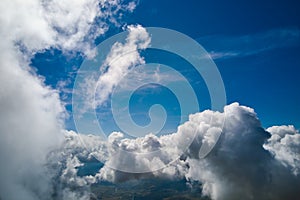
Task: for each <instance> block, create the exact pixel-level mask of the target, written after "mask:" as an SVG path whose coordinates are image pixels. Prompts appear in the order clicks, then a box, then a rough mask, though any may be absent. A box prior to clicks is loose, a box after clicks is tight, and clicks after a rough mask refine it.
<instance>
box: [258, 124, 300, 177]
mask: <svg viewBox="0 0 300 200" xmlns="http://www.w3.org/2000/svg"><path fill="white" fill-rule="evenodd" d="M267 131H268V132H270V133H271V135H272V136H271V137H270V138H269V139H268V141H267V143H266V144H265V145H264V148H265V149H267V150H268V151H270V152H271V153H272V154H273V155H274V156H275V158H276V159H277V160H279V161H280V162H281V163H282V164H283V165H284V166H286V167H289V168H291V170H292V172H293V173H294V174H295V175H299V174H300V134H299V132H298V131H297V130H296V129H295V127H294V126H292V125H290V126H272V127H270V128H268V129H267Z"/></svg>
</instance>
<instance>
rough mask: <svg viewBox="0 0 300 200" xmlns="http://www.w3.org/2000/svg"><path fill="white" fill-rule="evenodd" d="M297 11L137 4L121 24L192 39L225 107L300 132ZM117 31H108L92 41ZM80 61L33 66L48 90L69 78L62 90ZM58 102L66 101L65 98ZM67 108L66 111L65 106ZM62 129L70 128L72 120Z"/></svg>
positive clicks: (283, 6) (271, 6)
mask: <svg viewBox="0 0 300 200" xmlns="http://www.w3.org/2000/svg"><path fill="white" fill-rule="evenodd" d="M299 11H300V3H298V1H296V0H295V1H291V0H285V1H284V0H281V1H276V0H272V1H271V0H263V1H259V0H244V1H243V0H226V1H224V0H223V1H221V0H206V1H202V0H187V1H179V0H168V1H167V0H140V2H139V5H138V7H137V8H136V10H135V11H134V12H133V13H132V14H130V15H128V16H126V17H125V18H124V19H123V20H124V22H126V23H127V24H141V25H142V26H144V27H151V26H154V27H164V28H170V29H174V30H177V31H180V32H182V33H184V34H186V35H188V36H190V37H192V38H193V39H195V40H197V41H198V42H199V43H200V44H201V45H202V46H203V47H204V48H205V49H206V50H207V51H208V52H211V53H216V57H215V62H216V64H217V66H218V69H219V71H220V73H221V75H222V78H223V81H224V84H225V88H226V93H227V102H228V103H231V102H235V101H237V102H239V103H240V104H243V105H247V106H250V107H252V108H254V109H255V111H256V112H257V114H258V117H259V118H260V120H261V121H262V125H263V126H264V127H269V126H271V125H281V124H293V125H295V126H296V127H297V128H298V129H299V128H300V89H299V86H300V79H299V74H300V61H299V58H300V14H299ZM120 30H121V29H118V28H112V29H111V30H110V31H109V32H108V33H107V34H106V35H105V36H104V37H101V38H99V39H98V40H97V41H96V43H99V42H100V41H102V40H103V39H105V38H107V37H109V36H111V35H113V34H114V33H116V32H119V31H120ZM81 61H82V58H80V57H75V58H68V57H67V56H64V55H62V54H61V53H60V52H59V51H56V50H52V51H47V52H44V53H41V54H38V55H37V56H36V57H35V59H33V64H32V65H33V66H34V67H36V68H37V71H38V73H39V74H41V75H43V76H45V77H46V83H47V84H50V85H52V87H57V83H58V81H61V80H69V84H68V85H67V87H66V89H65V91H66V92H67V90H68V89H71V88H72V81H73V78H74V75H75V74H74V72H76V69H77V68H78V67H79V66H80V64H81ZM62 98H63V99H65V100H66V101H68V100H70V94H62ZM204 107H205V106H204ZM67 109H68V110H69V111H70V112H71V106H70V105H68V106H67ZM175 121H176V120H175ZM67 126H68V127H67V128H73V125H72V120H71V119H70V120H69V121H68V123H67Z"/></svg>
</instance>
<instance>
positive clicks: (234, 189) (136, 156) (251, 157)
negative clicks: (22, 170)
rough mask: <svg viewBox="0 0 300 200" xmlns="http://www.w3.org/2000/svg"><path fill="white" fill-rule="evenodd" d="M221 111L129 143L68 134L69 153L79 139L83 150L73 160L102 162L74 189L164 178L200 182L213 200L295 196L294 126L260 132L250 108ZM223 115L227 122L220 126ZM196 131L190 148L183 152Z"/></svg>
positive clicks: (298, 179)
mask: <svg viewBox="0 0 300 200" xmlns="http://www.w3.org/2000/svg"><path fill="white" fill-rule="evenodd" d="M224 110H225V111H224V113H219V112H214V111H210V110H207V111H204V112H202V113H196V114H194V115H191V116H190V119H189V121H188V122H186V123H184V124H183V125H181V126H179V127H178V131H177V132H176V133H173V134H170V135H165V136H160V137H157V136H155V135H151V134H150V135H147V136H145V137H142V138H137V139H127V138H124V136H123V134H122V133H117V132H116V133H112V134H111V135H110V136H109V139H108V141H107V142H103V141H101V140H100V138H99V140H98V141H97V139H96V138H97V136H84V135H80V134H77V133H74V132H68V133H67V135H68V137H67V138H68V140H66V144H67V147H68V148H67V149H68V150H72V149H78V148H82V146H81V145H80V143H79V142H78V141H79V140H80V138H81V137H82V140H83V141H84V144H85V146H86V147H87V148H86V149H85V150H81V151H75V152H73V153H72V156H73V158H74V159H75V161H76V162H75V163H77V158H80V159H81V160H89V159H92V157H93V156H95V157H96V158H97V159H99V160H101V161H102V162H104V166H103V167H102V168H101V169H100V170H99V172H98V173H96V174H95V175H94V176H85V177H84V176H83V177H80V179H79V180H78V183H77V186H80V185H81V182H82V180H85V181H89V182H88V183H89V184H93V183H101V182H102V181H110V182H123V181H128V180H132V179H142V178H154V179H161V178H164V179H165V178H167V179H171V180H172V179H186V180H187V181H188V182H193V181H199V182H201V183H202V193H203V195H207V196H209V197H210V198H212V199H241V198H242V199H270V200H273V199H285V198H288V199H295V198H297V197H299V195H300V194H299V191H298V188H299V186H300V175H299V171H298V170H299V168H298V162H299V136H300V135H299V133H298V132H297V131H296V130H295V129H294V128H293V127H292V126H278V127H271V128H269V129H267V130H264V129H263V128H262V127H261V124H260V122H259V120H258V118H257V116H256V113H255V112H254V110H253V109H251V108H248V107H244V106H240V105H238V104H237V103H234V104H231V105H228V106H226V107H225V108H224ZM224 115H226V121H225V124H223V123H222V117H223V116H224ZM220 130H221V131H222V135H221V137H220V139H219V141H218V143H217V145H216V146H215V148H214V149H213V151H212V152H210V154H209V155H208V156H207V157H205V158H204V159H200V158H199V152H200V149H201V146H202V145H203V144H205V143H210V142H212V141H213V140H215V139H217V138H216V137H214V134H215V133H217V132H218V131H220ZM195 132H196V136H195V138H194V140H193V143H192V145H191V146H190V147H189V148H188V149H184V150H183V149H181V147H182V146H184V145H183V144H184V143H185V142H186V141H187V140H188V138H190V137H191V136H193V134H194V133H195ZM70 136H72V137H71V138H70ZM96 141H97V142H96ZM91 147H92V148H91ZM159 149H163V153H161V154H155V156H149V157H147V156H144V155H145V153H149V152H156V151H157V150H159ZM120 150H122V151H120ZM62 151H64V150H63V149H62ZM124 151H126V153H124ZM76 152H80V153H76ZM83 152H84V153H83ZM128 152H129V153H128ZM69 154H70V152H69ZM83 158H84V159H83ZM174 160H175V161H174ZM170 161H173V162H170ZM73 162H74V161H73ZM169 162H170V163H169ZM81 164H82V163H81ZM165 164H168V165H167V166H165ZM77 165H78V163H77ZM68 166H70V165H68ZM75 166H76V165H73V167H75ZM111 166H114V167H115V168H118V169H124V166H125V169H126V166H128V167H131V168H135V167H136V169H137V170H139V169H140V168H143V169H146V171H148V172H147V173H128V172H122V171H119V170H114V169H112V168H111ZM160 167H161V169H159V168H160ZM67 168H69V167H67ZM74 169H75V168H73V170H74ZM67 180H69V178H68V179H67Z"/></svg>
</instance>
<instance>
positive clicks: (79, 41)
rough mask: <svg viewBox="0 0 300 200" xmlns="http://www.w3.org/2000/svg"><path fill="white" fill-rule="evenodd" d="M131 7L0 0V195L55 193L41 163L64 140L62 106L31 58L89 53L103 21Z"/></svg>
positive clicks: (90, 0) (81, 0) (32, 196)
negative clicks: (56, 52) (43, 53)
mask: <svg viewBox="0 0 300 200" xmlns="http://www.w3.org/2000/svg"><path fill="white" fill-rule="evenodd" d="M134 7H135V3H134V2H132V3H130V4H127V5H123V4H122V2H121V1H119V0H115V1H98V0H87V1H86V0H78V1H56V0H50V1H42V0H28V1H19V0H13V1H11V0H9V1H8V0H4V1H1V2H0V11H1V14H0V26H1V31H0V36H1V43H0V49H1V52H0V85H1V86H0V109H1V114H0V133H1V140H0V159H1V163H0V168H1V170H0V177H1V182H0V185H1V186H0V198H1V199H5V200H6V199H7V200H10V199H13V200H14V199H24V200H27V199H28V200H35V199H51V194H53V188H52V186H51V185H52V184H51V180H52V178H51V177H52V175H51V174H50V173H48V171H47V170H48V169H46V168H45V167H44V165H45V163H46V162H47V161H46V155H47V154H48V153H49V151H51V150H52V149H54V148H57V146H58V145H59V144H60V143H61V141H63V140H64V136H63V134H61V133H62V130H63V128H64V127H63V126H64V124H63V120H64V117H65V116H64V115H65V113H64V107H63V105H62V103H61V101H60V99H59V95H58V91H56V90H53V89H51V88H50V87H48V86H46V85H45V84H44V80H43V78H42V77H40V76H38V75H37V74H35V72H34V71H33V70H32V69H31V68H30V59H31V58H32V57H33V56H34V54H35V53H37V52H41V51H44V50H45V49H50V48H56V49H60V50H62V51H63V52H65V53H72V52H80V53H82V54H83V55H85V56H88V57H92V56H94V51H93V49H92V47H93V42H94V39H95V38H96V37H98V36H99V35H101V34H103V33H104V32H105V31H106V30H107V29H108V25H107V22H108V21H109V22H113V23H117V21H118V18H119V14H122V12H123V11H125V10H129V11H132V10H133V9H134ZM65 174H66V175H65V176H67V175H68V174H69V173H65ZM71 199H74V198H71Z"/></svg>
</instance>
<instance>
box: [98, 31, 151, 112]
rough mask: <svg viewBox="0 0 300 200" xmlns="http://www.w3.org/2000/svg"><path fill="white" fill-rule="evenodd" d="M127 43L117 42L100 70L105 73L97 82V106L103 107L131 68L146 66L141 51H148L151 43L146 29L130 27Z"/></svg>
mask: <svg viewBox="0 0 300 200" xmlns="http://www.w3.org/2000/svg"><path fill="white" fill-rule="evenodd" d="M127 29H128V32H129V33H128V36H127V38H126V43H125V44H121V43H119V42H116V43H115V44H114V45H113V46H112V48H111V50H110V52H109V54H108V55H107V57H106V59H105V61H104V64H103V66H101V68H100V70H101V71H102V72H103V73H102V74H101V76H100V77H99V79H98V82H97V85H98V87H97V90H96V94H95V95H96V99H97V101H96V106H99V105H102V104H103V103H104V102H105V101H106V100H107V99H108V97H109V95H110V94H111V92H112V91H113V89H114V88H115V87H116V86H117V85H118V83H119V82H120V81H121V80H122V78H123V77H124V76H125V75H126V74H127V73H128V71H129V70H130V68H133V67H135V66H136V65H140V64H144V63H145V61H144V59H143V58H142V57H141V56H140V53H139V50H142V49H146V48H147V47H148V46H149V44H150V41H151V38H150V36H149V34H148V33H147V31H146V29H145V28H143V27H142V26H140V25H137V26H133V25H131V26H128V27H127Z"/></svg>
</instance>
